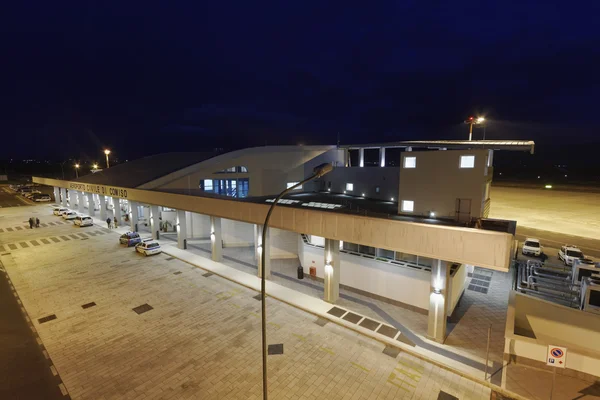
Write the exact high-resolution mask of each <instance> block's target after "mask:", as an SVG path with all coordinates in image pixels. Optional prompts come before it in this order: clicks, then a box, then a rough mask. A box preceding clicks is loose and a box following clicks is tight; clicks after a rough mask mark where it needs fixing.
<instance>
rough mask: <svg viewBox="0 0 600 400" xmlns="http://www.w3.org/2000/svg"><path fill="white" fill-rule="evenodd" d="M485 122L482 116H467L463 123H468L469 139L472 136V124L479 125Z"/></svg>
mask: <svg viewBox="0 0 600 400" xmlns="http://www.w3.org/2000/svg"><path fill="white" fill-rule="evenodd" d="M484 122H485V118H484V117H477V118H474V117H469V118H468V119H467V120H466V121H465V124H469V141H471V139H472V137H473V125H481V124H483V123H484Z"/></svg>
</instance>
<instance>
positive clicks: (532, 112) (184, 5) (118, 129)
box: [0, 0, 600, 158]
mask: <svg viewBox="0 0 600 400" xmlns="http://www.w3.org/2000/svg"><path fill="white" fill-rule="evenodd" d="M13 3H15V4H11V5H8V6H7V5H3V6H2V7H3V8H2V10H0V15H2V20H1V22H2V23H1V24H0V26H1V28H0V29H1V30H2V31H3V32H2V36H3V39H2V47H1V50H2V66H1V67H0V68H1V69H2V70H3V73H2V76H3V78H4V79H3V80H4V81H5V82H4V83H3V85H2V104H1V110H2V115H1V121H2V132H3V133H2V138H3V139H2V140H3V145H2V147H1V149H2V150H1V152H0V157H2V158H6V157H10V156H14V157H21V156H27V155H32V156H34V157H40V156H50V155H58V156H61V157H64V156H76V157H86V156H88V157H92V158H94V157H97V156H96V154H97V153H98V150H97V149H98V148H99V147H102V146H108V147H110V148H112V149H113V150H114V151H115V153H116V154H119V155H120V156H121V157H123V158H133V157H137V156H140V155H144V154H149V153H156V152H160V151H162V150H201V149H203V148H207V147H209V148H210V147H216V146H218V147H238V146H247V145H264V144H265V143H267V144H295V143H300V142H302V143H307V144H308V143H335V141H336V136H337V132H339V134H340V137H341V141H342V143H351V142H352V143H357V142H372V141H384V140H385V141H393V140H402V139H433V138H463V137H466V132H467V129H466V126H464V125H462V124H461V122H462V120H463V119H464V118H466V117H467V116H468V115H469V114H471V113H476V112H481V113H484V114H485V115H486V116H487V117H488V118H489V119H490V120H491V121H490V123H489V124H488V126H487V128H486V135H487V137H488V138H493V139H513V138H526V139H529V138H531V139H534V140H536V141H538V142H550V141H552V140H556V139H569V140H574V141H580V142H590V141H595V140H596V138H597V136H596V134H597V132H598V129H599V128H600V116H599V115H598V114H599V113H598V111H597V104H598V101H597V93H598V92H599V89H600V78H599V74H600V72H599V71H600V28H598V20H597V19H598V15H600V5H599V3H600V2H599V1H589V2H587V1H570V2H566V1H529V0H522V1H482V0H478V1H454V2H442V1H439V2H437V1H434V2H423V1H385V0H379V1H372V2H352V1H350V2H348V1H303V2H290V1H234V0H231V1H211V2H202V1H199V2H173V1H168V2H167V1H164V2H111V1H85V0H83V1H78V2H48V1H43V2H42V1H23V2H13ZM477 134H478V135H480V134H481V132H477Z"/></svg>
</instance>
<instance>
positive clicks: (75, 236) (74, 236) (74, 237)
mask: <svg viewBox="0 0 600 400" xmlns="http://www.w3.org/2000/svg"><path fill="white" fill-rule="evenodd" d="M69 237H70V238H71V239H79V236H77V235H69Z"/></svg>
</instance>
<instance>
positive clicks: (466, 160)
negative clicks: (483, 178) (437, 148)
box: [460, 156, 475, 168]
mask: <svg viewBox="0 0 600 400" xmlns="http://www.w3.org/2000/svg"><path fill="white" fill-rule="evenodd" d="M460 168H475V156H460Z"/></svg>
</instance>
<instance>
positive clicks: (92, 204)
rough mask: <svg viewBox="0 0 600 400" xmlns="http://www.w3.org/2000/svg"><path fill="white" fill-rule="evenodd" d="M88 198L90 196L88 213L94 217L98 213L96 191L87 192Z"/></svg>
mask: <svg viewBox="0 0 600 400" xmlns="http://www.w3.org/2000/svg"><path fill="white" fill-rule="evenodd" d="M87 198H88V214H89V216H90V217H93V216H95V215H96V211H95V208H96V202H95V201H94V193H87Z"/></svg>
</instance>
